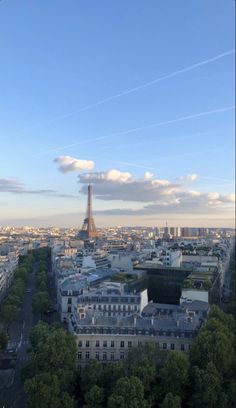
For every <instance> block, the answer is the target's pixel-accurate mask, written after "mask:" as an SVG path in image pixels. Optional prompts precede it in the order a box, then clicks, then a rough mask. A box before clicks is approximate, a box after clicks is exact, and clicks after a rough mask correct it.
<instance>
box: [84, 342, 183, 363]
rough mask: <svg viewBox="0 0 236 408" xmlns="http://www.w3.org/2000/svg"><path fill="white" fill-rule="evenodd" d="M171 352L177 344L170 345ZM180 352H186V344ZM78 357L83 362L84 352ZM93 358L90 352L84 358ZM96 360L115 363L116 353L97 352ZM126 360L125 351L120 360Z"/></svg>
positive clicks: (181, 347) (121, 353) (164, 347)
mask: <svg viewBox="0 0 236 408" xmlns="http://www.w3.org/2000/svg"><path fill="white" fill-rule="evenodd" d="M162 348H163V350H167V349H168V347H167V343H163V344H162ZM189 349H190V345H189ZM170 350H175V344H174V343H171V345H170ZM180 350H181V351H185V350H186V346H185V345H184V344H181V345H180ZM77 356H78V360H81V359H82V358H83V352H82V351H79V352H78V354H77ZM91 356H92V353H91V352H90V351H86V352H85V353H84V358H85V360H89V359H90V358H91ZM95 358H96V359H97V360H103V361H106V360H111V361H114V360H115V352H114V351H111V352H106V351H103V352H99V351H96V352H95ZM124 358H125V353H124V351H120V353H119V359H120V360H123V359H124Z"/></svg>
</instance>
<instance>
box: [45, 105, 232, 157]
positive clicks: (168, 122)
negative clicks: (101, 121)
mask: <svg viewBox="0 0 236 408" xmlns="http://www.w3.org/2000/svg"><path fill="white" fill-rule="evenodd" d="M233 109H235V106H226V107H223V108H219V109H214V110H210V111H205V112H200V113H194V114H192V115H188V116H182V117H181V118H177V119H171V120H167V121H164V122H157V123H151V124H149V125H145V126H140V127H136V128H132V129H127V130H122V131H120V132H116V133H109V134H107V135H104V136H99V137H94V138H91V139H87V140H83V141H81V142H76V143H71V144H69V145H65V146H59V147H55V148H53V149H50V150H47V151H44V152H41V153H39V154H45V153H50V152H56V151H58V150H63V149H68V148H70V147H74V146H80V145H83V144H87V143H92V142H97V141H99V140H104V139H109V138H112V137H115V136H122V135H127V134H130V133H135V132H138V131H141V130H146V129H151V128H156V127H160V126H166V125H170V124H172V123H178V122H184V121H185V120H190V119H195V118H199V117H202V116H208V115H212V114H214V113H221V112H227V111H230V110H233Z"/></svg>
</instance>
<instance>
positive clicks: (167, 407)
mask: <svg viewBox="0 0 236 408" xmlns="http://www.w3.org/2000/svg"><path fill="white" fill-rule="evenodd" d="M160 408H181V398H180V397H179V396H178V395H173V394H172V393H171V392H168V394H166V396H165V398H164V400H163V401H162V403H161V405H160ZM199 408H200V407H199Z"/></svg>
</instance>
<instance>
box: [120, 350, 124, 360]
mask: <svg viewBox="0 0 236 408" xmlns="http://www.w3.org/2000/svg"><path fill="white" fill-rule="evenodd" d="M124 358H125V353H124V352H123V351H121V352H120V359H121V360H124Z"/></svg>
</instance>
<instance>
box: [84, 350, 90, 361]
mask: <svg viewBox="0 0 236 408" xmlns="http://www.w3.org/2000/svg"><path fill="white" fill-rule="evenodd" d="M85 358H86V360H89V351H86V353H85Z"/></svg>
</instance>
